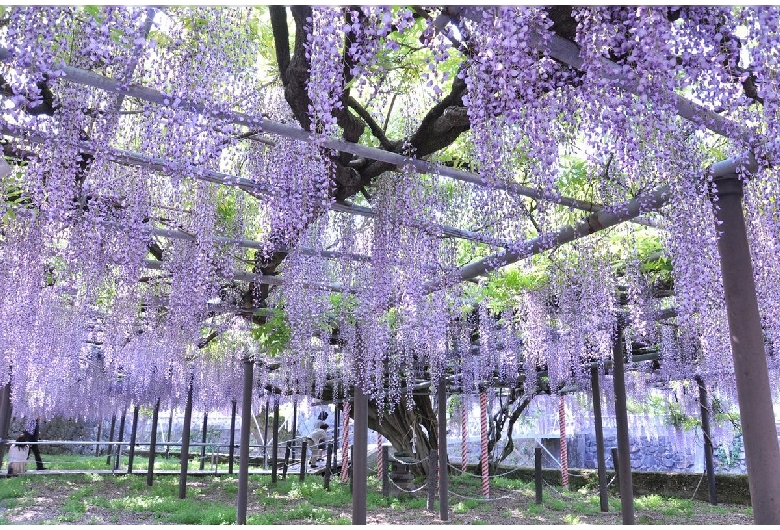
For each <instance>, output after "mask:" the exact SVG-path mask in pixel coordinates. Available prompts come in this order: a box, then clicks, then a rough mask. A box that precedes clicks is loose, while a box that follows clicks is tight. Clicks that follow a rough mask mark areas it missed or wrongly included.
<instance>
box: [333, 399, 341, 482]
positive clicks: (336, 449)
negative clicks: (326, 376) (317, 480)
mask: <svg viewBox="0 0 780 530" xmlns="http://www.w3.org/2000/svg"><path fill="white" fill-rule="evenodd" d="M333 392H334V393H335V392H336V390H335V389H334V390H333ZM339 405H340V403H339V402H338V401H336V400H333V410H334V413H333V467H334V468H336V469H338V467H339V446H338V443H339V440H340V438H339V425H340V423H339V419H340V417H341V408H340V407H339Z"/></svg>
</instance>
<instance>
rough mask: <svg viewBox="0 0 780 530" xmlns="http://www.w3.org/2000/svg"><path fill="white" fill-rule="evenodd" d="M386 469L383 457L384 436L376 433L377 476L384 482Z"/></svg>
mask: <svg viewBox="0 0 780 530" xmlns="http://www.w3.org/2000/svg"><path fill="white" fill-rule="evenodd" d="M384 469H385V460H384V457H383V456H382V435H381V434H379V433H376V476H377V477H378V478H379V480H382V472H383V471H384Z"/></svg>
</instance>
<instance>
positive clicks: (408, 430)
mask: <svg viewBox="0 0 780 530" xmlns="http://www.w3.org/2000/svg"><path fill="white" fill-rule="evenodd" d="M407 404H408V400H407V398H406V397H404V398H402V399H401V403H400V404H398V405H397V406H396V407H395V410H394V411H393V412H392V414H388V413H385V414H384V415H383V416H382V419H381V423H380V420H379V415H378V412H377V404H376V402H374V401H370V402H369V407H368V426H369V428H371V429H373V430H375V431H377V432H379V433H380V434H381V435H382V436H383V437H384V438H385V439H386V440H387V441H389V442H390V443H391V444H392V445H393V449H395V451H396V452H399V451H404V452H407V453H409V454H413V453H412V433H414V435H415V437H416V444H415V447H416V450H417V452H416V453H414V454H413V455H414V458H415V460H422V463H420V464H418V465H416V466H413V468H412V469H413V471H414V473H415V474H418V475H423V476H425V475H427V474H428V454H429V453H430V451H431V450H432V449H436V448H438V445H439V443H438V436H437V434H436V425H437V423H436V412H435V411H434V410H433V404H432V402H431V398H430V396H427V395H415V396H414V397H413V403H412V409H411V410H409V409H408V408H407Z"/></svg>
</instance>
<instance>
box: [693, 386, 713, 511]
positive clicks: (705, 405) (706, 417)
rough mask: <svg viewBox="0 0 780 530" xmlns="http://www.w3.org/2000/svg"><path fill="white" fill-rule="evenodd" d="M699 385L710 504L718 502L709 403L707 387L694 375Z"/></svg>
mask: <svg viewBox="0 0 780 530" xmlns="http://www.w3.org/2000/svg"><path fill="white" fill-rule="evenodd" d="M694 379H695V380H696V385H698V387H699V408H700V409H701V432H702V434H703V435H704V468H705V469H706V470H707V488H708V489H709V494H710V504H718V492H717V489H716V488H715V464H714V462H713V459H712V437H711V433H710V403H709V399H708V398H707V387H706V386H705V385H704V380H703V379H702V378H701V376H698V375H697V376H696V377H695V378H694Z"/></svg>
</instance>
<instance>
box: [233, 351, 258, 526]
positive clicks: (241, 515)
mask: <svg viewBox="0 0 780 530" xmlns="http://www.w3.org/2000/svg"><path fill="white" fill-rule="evenodd" d="M253 388H254V366H253V361H252V360H251V359H248V358H245V359H244V390H243V394H242V400H241V434H240V436H239V440H240V441H239V446H238V453H239V457H238V458H239V460H238V499H237V502H236V523H237V524H246V503H247V495H248V493H249V430H250V427H251V423H252V389H253Z"/></svg>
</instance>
